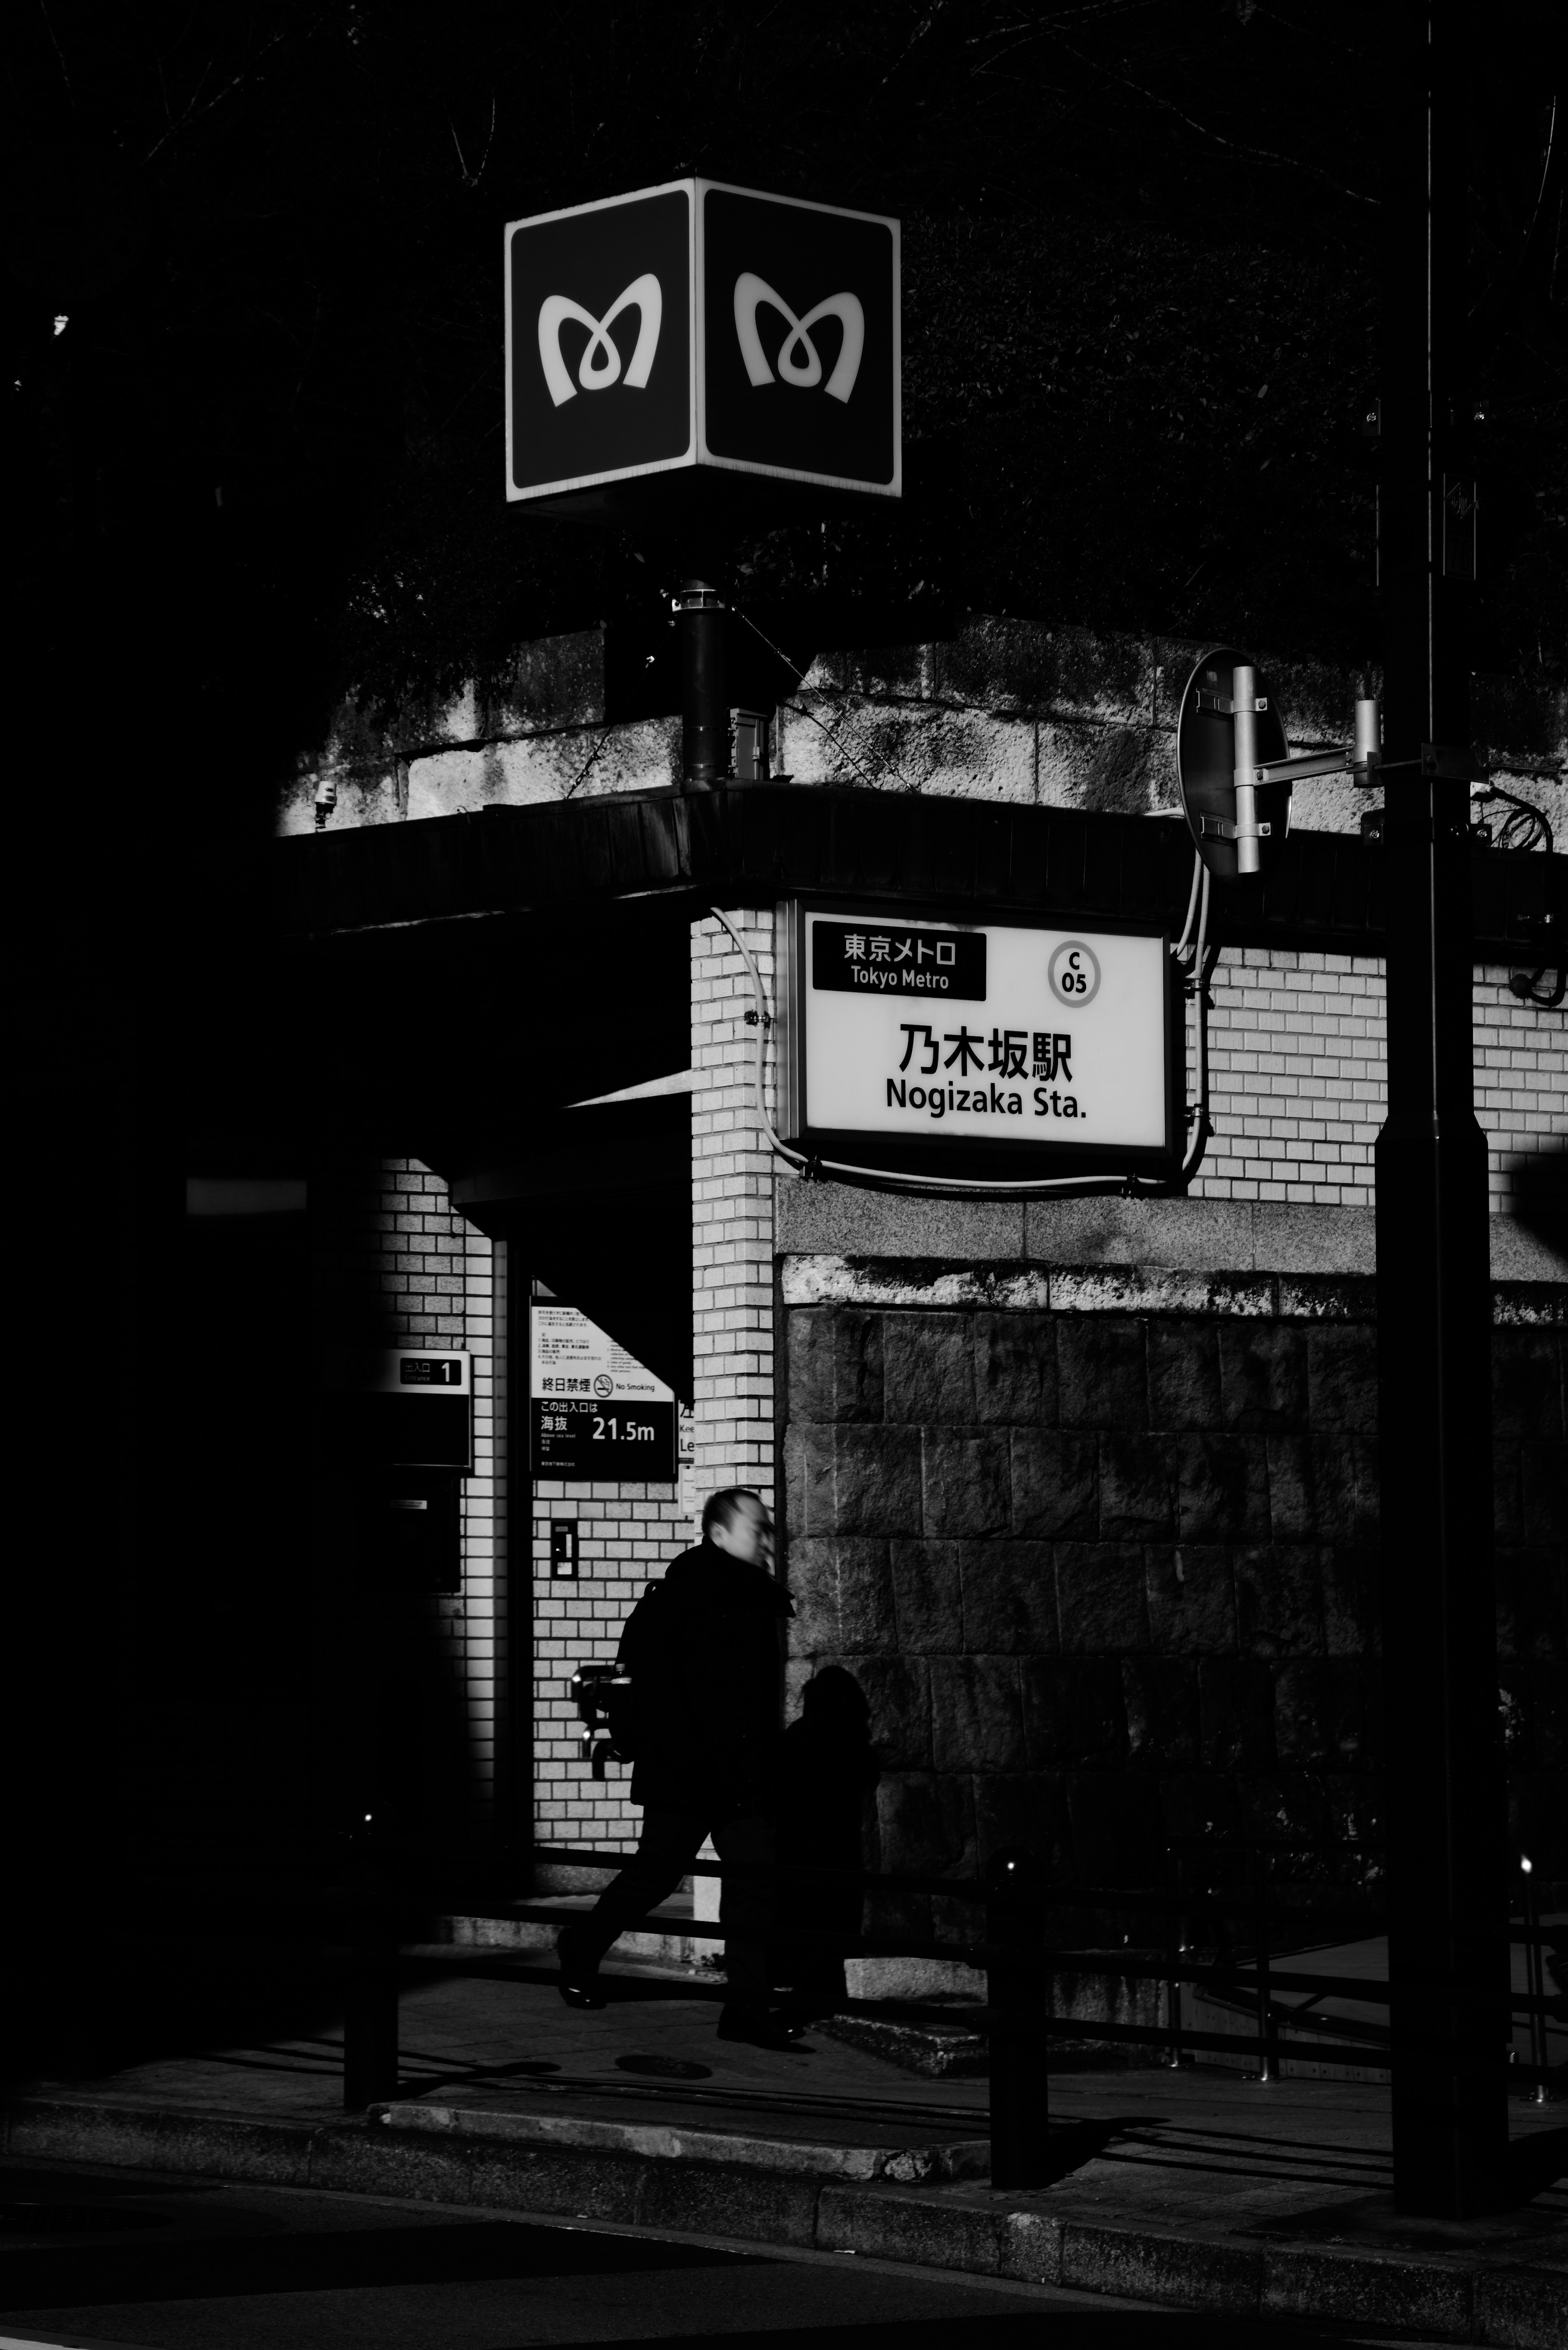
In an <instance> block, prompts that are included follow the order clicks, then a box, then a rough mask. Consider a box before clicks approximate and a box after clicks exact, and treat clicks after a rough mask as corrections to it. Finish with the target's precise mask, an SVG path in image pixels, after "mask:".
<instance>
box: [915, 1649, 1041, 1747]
mask: <svg viewBox="0 0 1568 2350" xmlns="http://www.w3.org/2000/svg"><path fill="white" fill-rule="evenodd" d="M929 1671H930V1680H931V1759H932V1761H933V1762H934V1763H935V1764H936V1767H937V1769H938V1770H939V1771H1021V1770H1022V1769H1023V1765H1024V1759H1025V1757H1024V1746H1023V1692H1022V1690H1020V1687H1019V1679H1018V1666H1017V1663H1016V1662H1015V1661H1014V1659H1012V1657H933V1658H932V1659H930V1665H929Z"/></svg>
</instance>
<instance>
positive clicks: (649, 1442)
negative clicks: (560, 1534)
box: [529, 1305, 675, 1484]
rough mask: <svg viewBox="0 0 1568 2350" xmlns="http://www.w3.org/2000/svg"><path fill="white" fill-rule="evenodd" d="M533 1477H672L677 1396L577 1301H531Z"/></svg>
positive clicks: (610, 1479)
mask: <svg viewBox="0 0 1568 2350" xmlns="http://www.w3.org/2000/svg"><path fill="white" fill-rule="evenodd" d="M529 1419H530V1421H531V1422H532V1450H533V1457H534V1474H535V1477H562V1478H567V1479H571V1480H574V1481H576V1482H590V1483H591V1482H620V1481H622V1480H628V1481H631V1482H645V1483H649V1484H658V1483H660V1482H665V1483H669V1482H673V1481H674V1477H675V1395H674V1390H673V1389H672V1388H667V1387H666V1386H665V1384H664V1382H663V1380H662V1379H656V1378H654V1376H653V1373H652V1372H651V1371H648V1370H644V1368H643V1367H642V1365H641V1364H640V1363H639V1362H638V1361H637V1360H636V1359H635V1358H634V1357H632V1356H630V1355H628V1353H627V1351H626V1348H625V1347H622V1346H618V1344H617V1342H616V1340H615V1339H613V1338H611V1337H610V1336H607V1333H606V1332H605V1331H603V1330H601V1329H600V1328H599V1327H598V1326H597V1324H596V1323H593V1322H590V1321H589V1320H588V1317H587V1315H586V1314H579V1313H578V1312H577V1310H576V1307H575V1306H571V1305H535V1306H534V1307H533V1309H532V1315H531V1325H530V1331H529Z"/></svg>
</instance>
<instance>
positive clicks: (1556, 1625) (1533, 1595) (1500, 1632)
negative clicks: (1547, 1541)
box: [1497, 1546, 1568, 1665]
mask: <svg viewBox="0 0 1568 2350" xmlns="http://www.w3.org/2000/svg"><path fill="white" fill-rule="evenodd" d="M1563 1585H1564V1561H1563V1554H1562V1552H1561V1551H1556V1550H1527V1549H1524V1548H1523V1547H1521V1548H1518V1549H1515V1548H1513V1547H1511V1546H1510V1547H1508V1548H1505V1549H1500V1550H1499V1551H1498V1553H1497V1638H1498V1647H1499V1649H1500V1650H1501V1653H1502V1655H1503V1656H1505V1657H1518V1658H1532V1659H1534V1660H1535V1661H1536V1662H1538V1663H1540V1664H1545V1665H1561V1664H1568V1593H1565V1592H1564V1587H1563Z"/></svg>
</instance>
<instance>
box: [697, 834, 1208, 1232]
mask: <svg viewBox="0 0 1568 2350" xmlns="http://www.w3.org/2000/svg"><path fill="white" fill-rule="evenodd" d="M1204 881H1205V888H1204V889H1203V893H1202V909H1203V910H1202V914H1201V916H1200V920H1199V941H1200V945H1199V951H1200V952H1201V940H1202V929H1203V926H1204V925H1205V924H1206V923H1207V920H1208V915H1209V891H1208V888H1207V881H1208V875H1207V872H1205V875H1204ZM708 910H709V912H710V913H711V915H712V917H713V920H715V921H716V922H722V924H723V926H724V928H725V930H726V931H728V932H729V933H730V936H731V938H732V939H733V941H734V942H735V945H736V946H737V948H738V949H739V950H740V954H741V960H742V962H743V963H744V964H745V966H746V969H747V971H748V972H750V974H751V980H752V988H753V993H754V994H755V996H756V999H757V1058H756V1066H755V1072H754V1075H755V1083H756V1100H757V1123H758V1125H759V1126H760V1127H761V1128H762V1129H763V1133H764V1134H765V1135H766V1136H767V1139H768V1141H769V1142H770V1144H771V1145H772V1147H773V1149H774V1151H775V1152H776V1153H777V1155H778V1156H779V1158H781V1159H788V1160H789V1161H790V1163H791V1164H792V1165H793V1166H795V1167H798V1168H801V1169H802V1170H804V1171H805V1174H806V1175H807V1176H808V1177H811V1176H814V1175H815V1174H817V1173H819V1172H826V1173H828V1174H833V1175H853V1176H855V1177H856V1178H857V1180H860V1181H862V1182H865V1183H868V1184H871V1185H873V1186H875V1188H876V1189H877V1190H879V1191H910V1192H915V1193H932V1192H934V1193H937V1194H939V1195H940V1196H941V1197H944V1198H948V1199H972V1198H974V1197H975V1196H976V1195H983V1196H991V1195H993V1194H994V1195H996V1196H998V1197H1001V1198H1012V1199H1019V1198H1030V1197H1033V1198H1037V1199H1047V1198H1050V1197H1051V1196H1052V1195H1053V1194H1055V1193H1060V1192H1064V1191H1073V1192H1075V1193H1077V1194H1079V1195H1080V1196H1085V1197H1087V1196H1090V1195H1094V1194H1097V1193H1101V1192H1106V1193H1110V1192H1116V1191H1120V1192H1123V1193H1130V1195H1131V1196H1132V1197H1134V1198H1135V1199H1144V1200H1158V1199H1169V1198H1172V1197H1174V1196H1176V1193H1175V1188H1174V1186H1172V1185H1169V1184H1161V1183H1145V1182H1140V1181H1139V1180H1138V1178H1137V1176H1136V1175H1098V1176H1096V1175H1058V1176H1035V1177H1034V1178H1033V1179H1028V1178H1025V1179H1023V1180H1020V1181H1015V1182H1002V1181H996V1182H992V1181H986V1180H981V1179H980V1178H978V1177H977V1178H975V1179H974V1180H965V1179H963V1178H961V1177H953V1178H950V1179H944V1178H942V1177H940V1176H926V1175H903V1174H899V1175H894V1174H890V1173H889V1172H888V1170H887V1169H886V1168H882V1167H852V1166H850V1165H848V1164H847V1163H846V1161H845V1160H843V1159H814V1158H809V1157H808V1156H807V1155H806V1154H805V1152H804V1151H800V1150H796V1149H794V1148H793V1147H792V1145H791V1144H789V1143H787V1142H786V1141H785V1140H784V1138H783V1136H782V1135H781V1134H780V1133H779V1132H778V1130H777V1128H775V1126H774V1122H773V1120H772V1118H770V1117H769V1116H768V1107H767V1098H766V1094H765V1091H764V1086H763V1072H764V1067H765V1060H766V1053H767V1032H768V1029H769V1027H770V1025H771V1024H772V1022H771V1017H770V1014H769V1012H768V1003H767V994H766V992H765V990H764V989H763V982H762V974H761V972H759V971H758V969H757V966H756V962H755V961H754V959H753V955H752V951H751V949H750V948H749V947H748V946H747V944H746V942H745V941H744V939H743V938H742V936H741V934H740V932H739V931H738V930H736V928H735V925H734V924H733V922H732V921H731V920H730V918H729V916H728V914H726V913H725V912H723V910H722V909H721V908H720V907H718V906H711V907H710V908H709V909H708ZM1202 1018H1203V1012H1202V1000H1201V996H1200V997H1199V1034H1201V1028H1202ZM1207 1127H1208V1101H1207V1096H1206V1095H1205V1097H1204V1099H1203V1102H1202V1106H1201V1107H1200V1108H1199V1114H1198V1133H1197V1136H1196V1137H1195V1138H1194V1145H1193V1148H1192V1149H1189V1152H1188V1157H1187V1161H1186V1163H1185V1164H1184V1165H1183V1168H1182V1175H1183V1177H1184V1178H1185V1176H1186V1175H1187V1173H1188V1171H1189V1168H1190V1167H1196V1166H1197V1164H1198V1160H1199V1158H1201V1156H1202V1142H1203V1139H1204V1136H1205V1133H1206V1129H1207Z"/></svg>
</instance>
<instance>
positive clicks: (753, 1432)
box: [691, 906, 774, 1509]
mask: <svg viewBox="0 0 1568 2350" xmlns="http://www.w3.org/2000/svg"><path fill="white" fill-rule="evenodd" d="M729 911H730V920H731V921H732V923H733V924H734V926H735V928H736V930H737V931H739V932H740V934H741V936H742V938H743V939H744V940H745V942H746V944H747V946H748V947H749V949H750V950H751V952H752V954H753V957H754V958H755V960H756V963H757V967H758V970H759V972H760V973H761V975H762V981H763V990H764V992H765V993H766V996H767V999H768V1002H769V1003H770V1005H771V1003H772V1001H773V979H774V911H773V908H772V907H771V906H768V907H763V908H757V907H750V908H747V909H745V910H743V911H741V912H736V911H734V910H729ZM754 1006H755V997H754V993H753V987H752V983H751V977H750V974H749V973H748V972H747V970H746V967H745V964H744V963H743V962H742V959H741V956H740V954H739V952H738V951H737V950H736V947H735V943H734V941H733V940H732V938H731V937H730V935H729V933H728V931H726V930H725V929H724V927H723V924H722V922H719V921H717V920H714V918H713V917H712V916H711V915H708V916H705V917H704V918H703V920H701V921H700V922H694V923H693V924H692V928H691V1066H692V1068H693V1069H694V1070H695V1071H696V1073H697V1090H696V1091H695V1093H694V1094H693V1095H692V1097H691V1256H692V1268H693V1270H692V1279H693V1284H694V1295H693V1299H692V1306H693V1314H692V1336H693V1343H694V1347H695V1360H696V1369H695V1393H694V1395H693V1398H692V1404H693V1409H694V1412H695V1416H696V1451H697V1461H696V1480H695V1482H696V1489H697V1493H698V1496H699V1499H700V1500H701V1498H702V1497H704V1496H706V1495H707V1494H709V1493H711V1492H715V1491H716V1490H717V1489H718V1488H719V1487H720V1486H722V1485H754V1486H755V1487H756V1488H757V1489H758V1491H759V1492H761V1493H762V1494H763V1498H764V1500H765V1501H766V1502H767V1504H768V1506H769V1508H770V1509H771V1508H772V1507H773V1506H774V1367H773V1357H774V1222H773V1216H774V1199H773V1154H772V1152H771V1150H770V1149H769V1147H768V1144H767V1142H766V1140H765V1139H764V1137H763V1134H762V1132H761V1129H760V1128H759V1127H758V1124H757V1115H756V1097H755V1079H754V1076H753V1071H754V1068H755V1065H756V1051H757V1030H756V1027H755V1025H754V1024H753V1025H748V1024H747V1021H746V1014H747V1013H748V1012H751V1011H753V1009H754ZM772 1076H773V1061H772V1055H771V1054H770V1055H769V1058H768V1084H769V1103H768V1107H769V1114H770V1116H771V1115H772V1114H773V1101H772Z"/></svg>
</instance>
